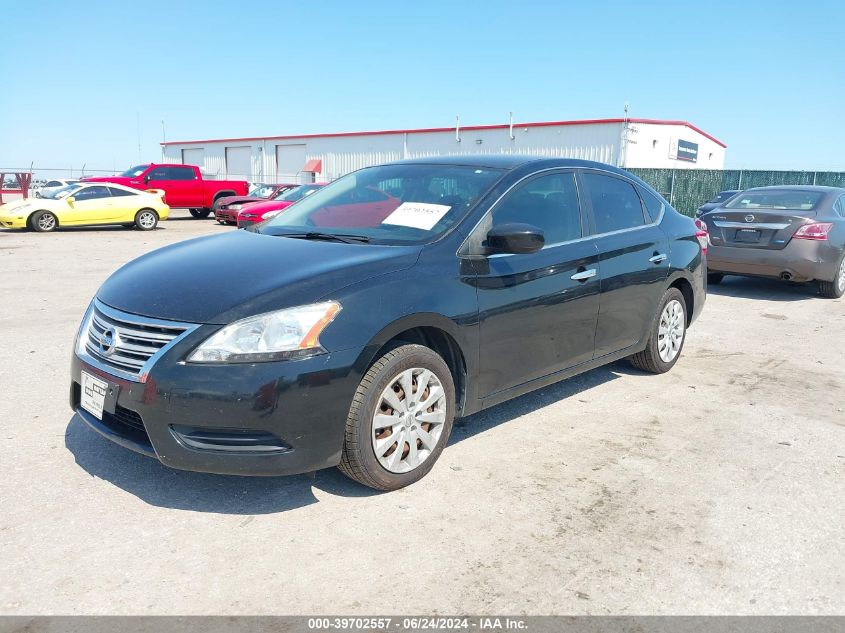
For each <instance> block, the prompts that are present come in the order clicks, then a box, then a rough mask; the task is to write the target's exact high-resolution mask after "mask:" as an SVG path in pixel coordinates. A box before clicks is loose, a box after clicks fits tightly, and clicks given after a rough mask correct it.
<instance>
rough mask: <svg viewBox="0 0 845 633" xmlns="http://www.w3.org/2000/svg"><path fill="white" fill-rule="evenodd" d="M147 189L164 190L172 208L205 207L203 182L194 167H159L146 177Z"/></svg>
mask: <svg viewBox="0 0 845 633" xmlns="http://www.w3.org/2000/svg"><path fill="white" fill-rule="evenodd" d="M144 180H145V181H146V185H145V186H144V188H145V189H162V190H164V192H165V197H164V201H165V202H166V203H167V204H168V205H170V206H171V207H180V208H189V207H201V206H203V196H202V181H201V180H199V179H198V178H197V172H196V171H195V170H194V168H193V167H181V166H177V165H158V166H156V167H154V168H153V169H151V170H150V171H149V172H147V174H146V175H145V176H144Z"/></svg>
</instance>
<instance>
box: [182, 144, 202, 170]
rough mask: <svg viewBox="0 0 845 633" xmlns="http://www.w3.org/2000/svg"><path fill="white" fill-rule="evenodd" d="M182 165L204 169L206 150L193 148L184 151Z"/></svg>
mask: <svg viewBox="0 0 845 633" xmlns="http://www.w3.org/2000/svg"><path fill="white" fill-rule="evenodd" d="M182 164H183V165H194V166H195V167H202V166H204V165H205V150H203V148H201V147H193V148H190V149H183V150H182Z"/></svg>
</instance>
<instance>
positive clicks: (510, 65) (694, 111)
mask: <svg viewBox="0 0 845 633" xmlns="http://www.w3.org/2000/svg"><path fill="white" fill-rule="evenodd" d="M0 68H3V88H2V97H0V168H9V167H29V165H30V164H33V163H34V165H35V166H36V168H39V167H40V168H46V167H54V168H62V169H64V168H74V169H77V170H78V169H79V168H81V167H82V165H83V164H84V165H85V166H86V170H88V171H91V170H96V169H106V170H111V169H115V168H117V169H123V168H126V167H128V166H129V165H130V164H134V163H137V162H148V161H155V160H158V159H159V158H160V155H161V148H160V145H159V143H160V142H161V140H162V136H163V130H162V121H164V135H165V136H166V138H167V140H180V139H182V140H189V139H204V138H221V137H239V136H269V135H282V134H307V133H320V132H337V131H359V130H376V129H393V128H415V127H440V126H443V127H448V126H451V125H453V124H454V122H455V116H456V115H460V117H461V124H462V125H483V124H494V123H506V122H507V118H508V113H509V112H511V111H512V112H514V118H515V120H516V121H518V122H529V121H553V120H569V119H591V118H609V117H619V116H622V114H623V108H624V104H625V103H626V102H627V103H628V104H629V106H630V115H631V116H632V117H637V118H655V119H681V120H685V121H689V122H690V123H692V124H694V125H696V126H698V127H700V128H701V129H703V130H705V131H706V132H708V133H710V134H712V135H713V136H715V137H716V138H718V139H720V140H721V141H723V142H725V143H726V144H727V146H728V149H727V155H726V167H728V168H746V169H799V170H836V171H845V2H842V1H841V0H838V1H814V0H807V1H804V2H800V3H799V2H781V1H779V0H773V1H770V2H751V1H748V2H721V1H698V2H696V1H683V0H677V1H674V2H656V1H648V2H633V1H632V2H621V1H620V2H605V1H600V0H596V1H591V0H588V1H583V2H577V3H576V2H569V1H565V0H560V1H557V2H537V1H532V0H521V1H519V2H517V1H514V0H510V1H507V2H501V1H499V0H484V1H479V0H475V1H474V2H460V1H453V2H441V1H439V0H427V1H425V2H401V1H396V0H394V1H391V2H388V1H384V2H380V1H379V2H376V1H366V0H346V1H334V0H325V1H323V2H287V1H275V2H273V1H269V2H262V1H250V0H239V1H238V2H229V1H223V2H193V1H189V0H170V1H168V2H160V1H158V0H144V2H141V3H138V4H132V3H125V2H114V1H111V2H100V1H96V0H90V1H86V2H82V3H74V2H66V1H63V2H52V1H47V0H43V1H40V2H37V1H36V2H19V1H18V0H0ZM139 132H140V134H139ZM139 137H140V152H139ZM139 159H140V161H139Z"/></svg>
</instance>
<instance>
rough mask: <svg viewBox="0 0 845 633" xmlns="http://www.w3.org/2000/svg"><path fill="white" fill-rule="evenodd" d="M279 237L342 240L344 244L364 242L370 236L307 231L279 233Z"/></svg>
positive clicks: (328, 240)
mask: <svg viewBox="0 0 845 633" xmlns="http://www.w3.org/2000/svg"><path fill="white" fill-rule="evenodd" d="M279 237H293V238H295V239H300V240H325V241H327V242H343V243H344V244H366V243H368V242H369V241H370V238H369V237H367V236H366V235H346V234H338V233H320V232H319V231H309V232H308V233H279Z"/></svg>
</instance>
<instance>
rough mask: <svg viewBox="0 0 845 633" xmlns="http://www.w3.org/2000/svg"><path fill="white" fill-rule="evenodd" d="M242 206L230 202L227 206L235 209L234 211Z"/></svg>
mask: <svg viewBox="0 0 845 633" xmlns="http://www.w3.org/2000/svg"><path fill="white" fill-rule="evenodd" d="M242 206H244V205H242V204H230V205H229V208H230V209H233V210H235V211H237V210H238V209H240V208H241V207H242Z"/></svg>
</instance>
